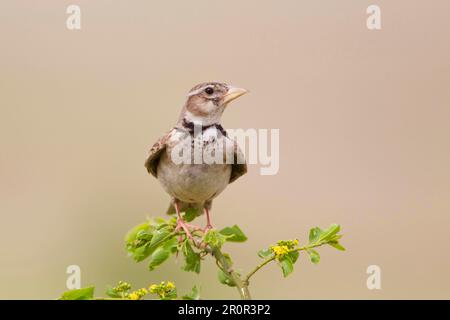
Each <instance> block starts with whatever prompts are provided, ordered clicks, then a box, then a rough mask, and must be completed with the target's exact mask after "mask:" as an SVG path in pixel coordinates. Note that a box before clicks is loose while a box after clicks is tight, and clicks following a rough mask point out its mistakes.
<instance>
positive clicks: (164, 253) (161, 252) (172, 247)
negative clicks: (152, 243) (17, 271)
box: [148, 238, 178, 271]
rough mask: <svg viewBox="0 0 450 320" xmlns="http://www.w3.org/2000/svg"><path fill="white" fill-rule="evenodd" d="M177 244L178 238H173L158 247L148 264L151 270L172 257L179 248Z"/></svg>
mask: <svg viewBox="0 0 450 320" xmlns="http://www.w3.org/2000/svg"><path fill="white" fill-rule="evenodd" d="M177 246H178V241H177V239H175V238H171V239H170V240H168V241H166V242H165V243H164V244H163V245H162V246H160V247H158V248H156V249H155V251H153V253H152V254H151V256H150V262H149V265H148V268H149V270H150V271H153V270H154V269H155V268H156V267H157V266H159V265H161V264H162V263H163V262H164V261H166V260H167V259H168V258H169V257H170V255H171V254H172V253H174V252H175V251H176V250H177Z"/></svg>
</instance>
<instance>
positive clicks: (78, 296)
mask: <svg viewBox="0 0 450 320" xmlns="http://www.w3.org/2000/svg"><path fill="white" fill-rule="evenodd" d="M94 289H95V287H86V288H81V289H74V290H70V291H66V292H64V293H63V294H62V296H61V298H60V300H92V299H93V298H94Z"/></svg>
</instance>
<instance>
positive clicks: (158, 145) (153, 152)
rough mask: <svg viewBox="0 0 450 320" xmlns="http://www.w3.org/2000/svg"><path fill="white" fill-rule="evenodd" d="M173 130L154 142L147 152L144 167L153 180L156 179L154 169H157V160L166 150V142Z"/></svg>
mask: <svg viewBox="0 0 450 320" xmlns="http://www.w3.org/2000/svg"><path fill="white" fill-rule="evenodd" d="M172 131H173V130H170V131H169V132H168V133H167V134H165V135H164V136H162V137H161V138H159V139H158V141H156V142H155V144H154V145H153V146H152V148H151V149H150V151H149V155H148V158H147V160H146V161H145V167H146V168H147V171H148V173H151V174H152V175H153V176H154V177H155V178H156V177H157V172H156V169H157V168H158V163H159V158H160V157H161V154H162V152H163V151H164V150H166V146H167V142H168V140H169V138H170V136H171V133H172Z"/></svg>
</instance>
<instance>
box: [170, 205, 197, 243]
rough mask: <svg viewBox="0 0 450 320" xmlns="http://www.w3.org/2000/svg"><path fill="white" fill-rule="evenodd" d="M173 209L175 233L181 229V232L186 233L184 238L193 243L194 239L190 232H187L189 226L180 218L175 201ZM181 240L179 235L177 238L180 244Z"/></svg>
mask: <svg viewBox="0 0 450 320" xmlns="http://www.w3.org/2000/svg"><path fill="white" fill-rule="evenodd" d="M174 207H175V211H176V212H177V226H176V227H175V232H178V231H180V230H181V229H183V231H184V232H185V233H186V237H187V238H188V239H190V240H192V241H194V238H193V237H192V234H191V231H190V230H189V226H188V225H187V224H186V222H185V221H184V220H183V218H182V217H181V213H180V207H179V204H178V202H177V201H174ZM182 240H183V239H182V237H181V235H180V236H179V237H178V241H179V242H181V241H182Z"/></svg>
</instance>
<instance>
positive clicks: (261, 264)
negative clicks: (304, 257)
mask: <svg viewBox="0 0 450 320" xmlns="http://www.w3.org/2000/svg"><path fill="white" fill-rule="evenodd" d="M325 244H327V242H317V243H313V244H308V245H306V246H303V247H300V248H297V249H295V250H292V252H299V251H304V250H308V249H312V248H316V247H320V246H323V245H325ZM276 258H277V257H276V256H275V255H272V256H271V257H270V258H268V259H266V260H264V261H263V262H261V263H260V264H258V265H257V266H256V267H255V268H254V269H253V270H252V271H250V273H249V274H247V276H246V277H245V278H244V283H246V284H247V286H248V285H249V283H250V282H249V280H250V278H251V277H252V276H253V275H254V274H255V273H256V272H258V271H259V270H260V269H261V268H262V267H264V266H265V265H267V264H269V263H270V262H272V261H274V260H275V259H276Z"/></svg>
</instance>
